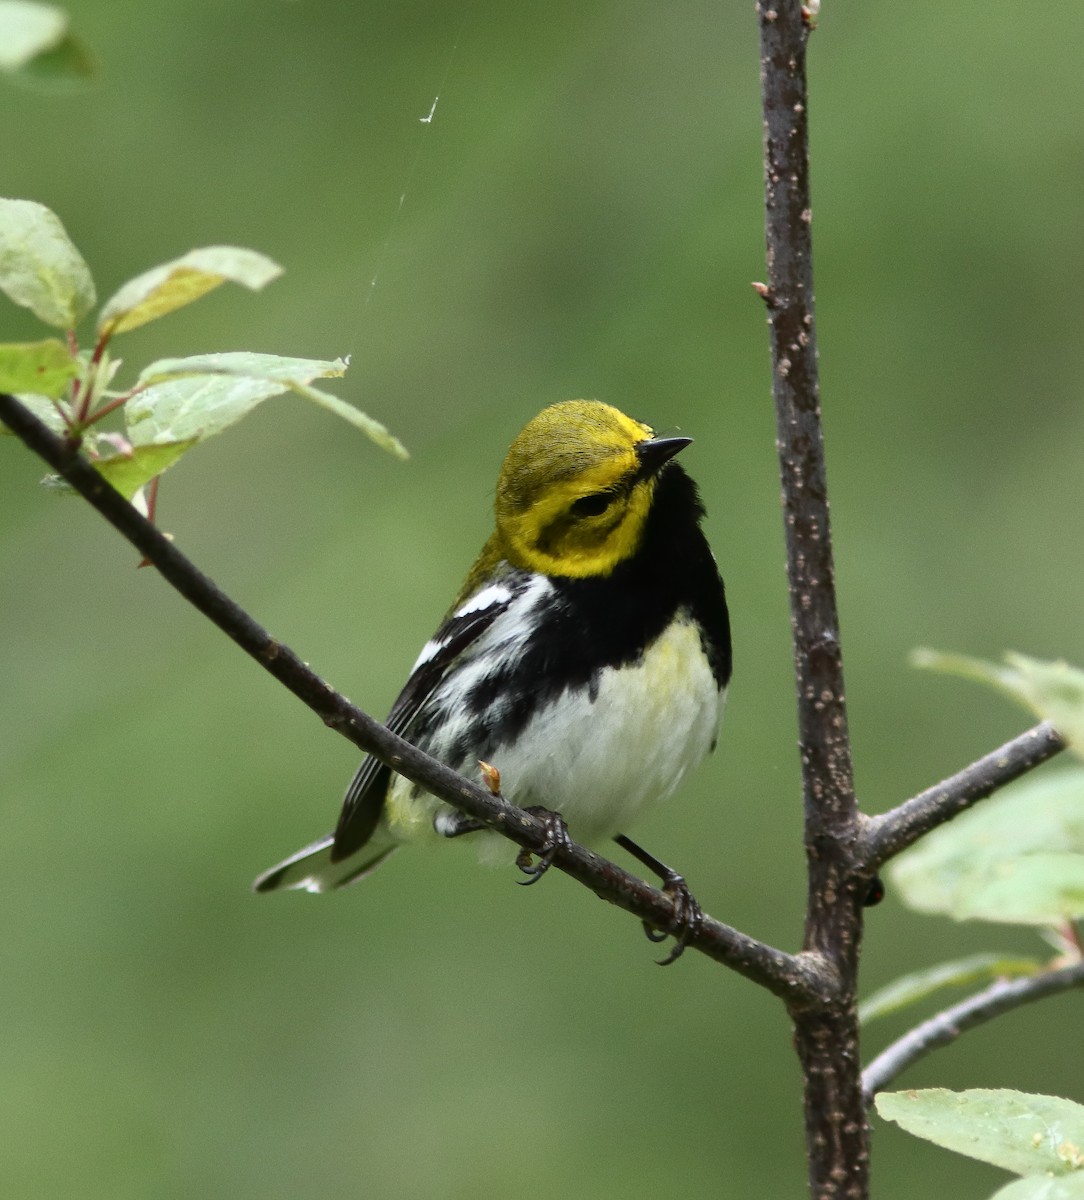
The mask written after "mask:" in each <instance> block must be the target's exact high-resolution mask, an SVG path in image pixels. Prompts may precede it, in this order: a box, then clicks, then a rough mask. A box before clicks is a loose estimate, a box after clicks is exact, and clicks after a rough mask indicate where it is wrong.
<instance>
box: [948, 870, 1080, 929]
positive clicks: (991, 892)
mask: <svg viewBox="0 0 1084 1200" xmlns="http://www.w3.org/2000/svg"><path fill="white" fill-rule="evenodd" d="M960 917H961V919H962V920H966V919H968V918H975V919H977V920H980V921H1008V922H1012V923H1013V924H1017V925H1058V924H1060V923H1061V922H1062V921H1065V920H1076V919H1077V918H1078V917H1084V854H1024V855H1020V856H1019V857H1015V858H1004V859H1001V860H1000V862H998V863H997V865H996V867H995V868H994V869H993V870H992V871H991V872H990V873H989V875H988V877H987V878H985V879H984V880H981V881H979V880H976V881H975V886H974V890H973V891H972V892H971V894H970V895H968V896H966V897H964V898H963V903H962V904H961V906H960Z"/></svg>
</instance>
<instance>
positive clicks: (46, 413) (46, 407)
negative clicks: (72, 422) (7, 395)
mask: <svg viewBox="0 0 1084 1200" xmlns="http://www.w3.org/2000/svg"><path fill="white" fill-rule="evenodd" d="M15 399H16V400H18V401H19V403H20V404H21V405H22V406H23V408H28V409H29V410H30V411H31V412H32V413H33V414H34V416H35V417H37V418H38V420H39V421H41V422H42V423H43V424H45V425H47V426H48V427H49V428H50V429H51V430H52V431H53V433H67V429H68V427H67V425H65V423H64V418H63V417H62V416H61V414H60V413H59V412H57V407H56V405H55V404H54V403H53V401H52V400H51V399H50V398H49V397H48V396H35V395H33V394H31V393H27V392H19V393H17V394H16V396H15ZM0 433H6V434H10V433H11V430H10V429H8V427H7V426H6V425H5V424H4V422H3V421H0Z"/></svg>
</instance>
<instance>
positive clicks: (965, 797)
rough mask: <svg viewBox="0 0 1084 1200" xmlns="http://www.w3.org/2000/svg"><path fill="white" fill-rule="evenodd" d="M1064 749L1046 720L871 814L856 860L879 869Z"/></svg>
mask: <svg viewBox="0 0 1084 1200" xmlns="http://www.w3.org/2000/svg"><path fill="white" fill-rule="evenodd" d="M1064 749H1065V742H1064V740H1063V739H1062V737H1061V735H1060V734H1059V733H1058V732H1057V730H1056V729H1055V728H1054V727H1053V725H1051V724H1050V722H1049V721H1043V722H1042V723H1041V724H1040V725H1036V726H1034V728H1032V729H1029V730H1028V731H1027V732H1026V733H1022V734H1020V736H1019V737H1015V738H1013V739H1012V741H1011V742H1006V743H1005V745H1003V746H999V747H998V749H996V750H992V751H991V752H990V753H989V754H984V755H983V757H982V758H980V759H979V760H978V761H977V762H973V763H972V764H971V765H970V766H969V767H964V769H963V770H962V771H958V772H957V773H956V774H955V775H950V776H949V777H948V779H942V780H941V782H940V783H935V784H934V786H933V787H931V788H927V789H926V790H925V791H924V792H920V793H919V794H918V795H917V796H913V797H912V798H911V799H910V800H906V801H904V803H903V804H900V805H898V806H897V807H896V808H894V809H892V810H891V811H890V812H886V813H881V814H880V815H879V816H876V817H870V818H869V820H868V821H867V822H866V824H865V828H864V829H863V831H862V834H861V836H860V837H859V839H858V841H857V843H856V845H855V849H854V854H855V859H856V860H857V861H858V862H859V863H861V864H863V865H864V866H865V867H866V868H868V869H869V870H870V871H876V870H877V869H878V868H879V867H881V866H882V864H884V863H886V862H887V861H888V860H889V859H890V858H893V857H894V856H895V855H897V854H899V853H901V852H902V851H904V850H906V849H907V847H908V846H910V845H912V844H913V843H914V842H917V841H918V839H919V838H921V837H922V836H923V835H925V834H927V833H929V832H930V830H931V829H936V828H937V826H938V825H943V824H944V823H945V822H946V821H951V820H952V818H953V817H955V816H958V815H959V814H960V813H962V812H963V811H964V810H965V809H967V808H970V807H971V805H972V804H974V803H975V802H976V801H977V800H984V799H985V798H986V797H987V796H990V795H992V794H993V793H994V792H996V791H997V790H998V788H1003V787H1004V786H1005V785H1006V784H1007V783H1012V781H1013V780H1014V779H1019V778H1020V776H1021V775H1024V774H1026V773H1027V772H1028V771H1031V770H1033V769H1034V768H1035V767H1037V766H1039V765H1040V764H1041V763H1044V762H1046V760H1047V759H1048V758H1053V756H1054V755H1055V754H1057V753H1058V752H1059V751H1060V750H1064Z"/></svg>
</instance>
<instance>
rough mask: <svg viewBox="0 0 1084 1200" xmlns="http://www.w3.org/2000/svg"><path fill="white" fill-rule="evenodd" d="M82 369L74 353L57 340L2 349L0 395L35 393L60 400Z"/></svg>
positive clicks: (21, 344) (18, 343) (20, 343)
mask: <svg viewBox="0 0 1084 1200" xmlns="http://www.w3.org/2000/svg"><path fill="white" fill-rule="evenodd" d="M79 369H80V368H79V363H78V362H76V360H75V359H74V358H72V355H71V351H70V350H69V349H68V347H67V346H65V345H64V343H63V342H61V341H59V340H58V339H57V338H47V339H46V340H45V341H43V342H9V343H7V344H6V345H0V392H28V391H33V392H35V393H37V394H38V395H41V396H51V397H54V398H56V397H59V396H61V395H63V394H64V391H65V390H66V388H67V386H68V384H69V383H71V381H72V380H73V379H74V378H75V376H76V375H78V374H79ZM50 407H52V406H51V405H50Z"/></svg>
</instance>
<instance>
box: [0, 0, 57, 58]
mask: <svg viewBox="0 0 1084 1200" xmlns="http://www.w3.org/2000/svg"><path fill="white" fill-rule="evenodd" d="M67 32H68V14H67V13H66V12H65V11H64V10H63V9H62V8H56V7H55V6H54V5H52V4H31V3H29V2H28V0H0V70H4V71H15V70H18V68H19V67H22V66H25V65H26V64H27V63H28V62H30V60H31V59H33V58H36V57H37V55H39V54H43V53H44V52H45V51H46V50H52V49H53V48H54V47H55V46H58V45H59V44H60V43H61V42H62V41H63V40H64V35H65V34H66V33H67Z"/></svg>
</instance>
